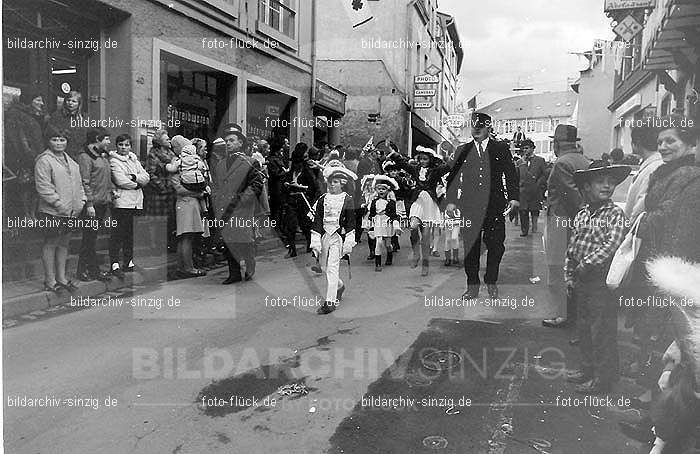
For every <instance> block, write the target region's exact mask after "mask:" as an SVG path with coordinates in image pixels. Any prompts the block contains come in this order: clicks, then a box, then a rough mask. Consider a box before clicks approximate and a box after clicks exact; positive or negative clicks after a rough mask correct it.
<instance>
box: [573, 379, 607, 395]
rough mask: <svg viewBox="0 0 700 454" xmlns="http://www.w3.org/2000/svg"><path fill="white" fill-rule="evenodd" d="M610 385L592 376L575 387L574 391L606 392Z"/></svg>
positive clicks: (586, 392)
mask: <svg viewBox="0 0 700 454" xmlns="http://www.w3.org/2000/svg"><path fill="white" fill-rule="evenodd" d="M611 388H612V387H611V386H610V384H608V383H603V382H602V381H600V379H599V378H597V377H596V378H593V379H591V380H588V381H587V382H586V383H582V384H580V385H578V386H577V387H576V392H577V393H579V394H607V393H609V392H610V389H611Z"/></svg>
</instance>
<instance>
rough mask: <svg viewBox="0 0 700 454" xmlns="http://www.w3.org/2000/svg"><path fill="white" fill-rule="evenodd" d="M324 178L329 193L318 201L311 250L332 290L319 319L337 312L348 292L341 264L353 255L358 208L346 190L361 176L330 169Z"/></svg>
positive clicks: (327, 292) (312, 228)
mask: <svg viewBox="0 0 700 454" xmlns="http://www.w3.org/2000/svg"><path fill="white" fill-rule="evenodd" d="M323 176H324V177H325V179H326V182H327V183H328V191H327V192H326V193H325V194H323V195H322V196H321V197H319V198H318V200H317V201H316V203H315V204H314V208H313V213H314V217H313V221H312V226H311V249H312V250H313V251H314V253H315V255H316V257H319V258H320V265H321V267H322V268H325V270H326V280H327V282H328V287H327V290H326V298H325V301H324V303H323V305H322V306H321V307H320V308H319V309H318V314H319V315H325V314H330V313H331V312H333V311H334V310H335V309H336V308H337V306H338V303H339V302H340V300H341V299H342V297H343V292H344V291H345V284H343V281H342V280H340V274H339V271H340V260H341V258H343V257H344V256H345V255H348V254H350V253H351V252H352V248H353V247H354V246H355V245H356V243H355V211H354V209H355V207H354V204H353V200H352V196H350V195H349V194H348V193H347V192H344V186H345V185H347V184H348V182H350V181H354V180H356V179H357V176H356V175H355V174H354V173H353V172H352V171H350V170H348V169H346V168H345V167H326V168H325V169H324V171H323Z"/></svg>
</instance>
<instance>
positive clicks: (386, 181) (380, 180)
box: [374, 175, 399, 191]
mask: <svg viewBox="0 0 700 454" xmlns="http://www.w3.org/2000/svg"><path fill="white" fill-rule="evenodd" d="M380 184H382V185H385V186H388V187H389V189H393V190H394V191H397V190H398V189H399V184H398V183H397V182H396V180H394V179H393V178H391V177H388V176H386V175H377V176H376V177H374V187H375V188H376V187H377V186H379V185H380Z"/></svg>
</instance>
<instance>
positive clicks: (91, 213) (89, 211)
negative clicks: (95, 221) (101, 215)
mask: <svg viewBox="0 0 700 454" xmlns="http://www.w3.org/2000/svg"><path fill="white" fill-rule="evenodd" d="M85 214H87V215H88V217H90V218H94V217H95V216H96V213H95V207H93V206H88V207H85Z"/></svg>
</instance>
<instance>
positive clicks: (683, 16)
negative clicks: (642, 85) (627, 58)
mask: <svg viewBox="0 0 700 454" xmlns="http://www.w3.org/2000/svg"><path fill="white" fill-rule="evenodd" d="M665 9H666V11H665V13H664V16H663V19H662V20H661V23H660V24H659V25H658V27H657V28H656V30H654V31H653V35H652V38H651V41H650V42H649V45H648V46H647V48H646V50H645V53H644V54H645V55H644V66H643V68H644V69H646V70H649V71H659V70H672V69H686V70H691V69H692V67H693V66H694V65H695V64H696V62H697V61H698V57H700V38H699V36H700V5H699V4H698V3H697V2H696V1H695V0H693V1H692V3H691V2H690V1H689V0H671V1H669V2H668V5H666V7H665Z"/></svg>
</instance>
